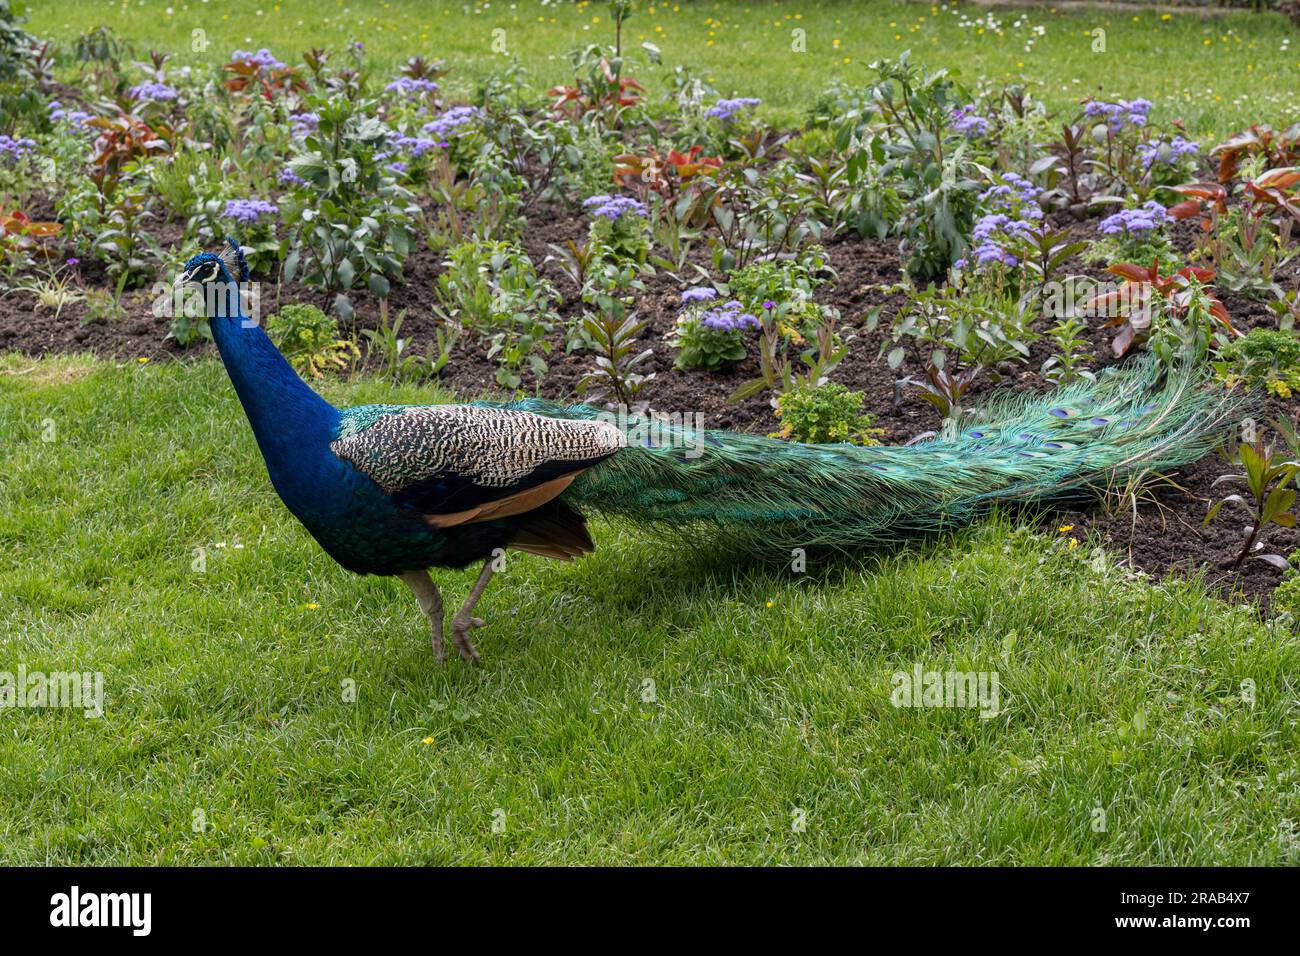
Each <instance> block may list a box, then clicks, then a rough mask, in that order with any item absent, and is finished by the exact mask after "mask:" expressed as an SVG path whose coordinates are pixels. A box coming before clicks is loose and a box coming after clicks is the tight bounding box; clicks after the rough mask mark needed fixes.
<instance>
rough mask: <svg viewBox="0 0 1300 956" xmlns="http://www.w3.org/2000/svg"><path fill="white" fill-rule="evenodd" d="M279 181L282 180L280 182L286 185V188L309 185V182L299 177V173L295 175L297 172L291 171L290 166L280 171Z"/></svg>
mask: <svg viewBox="0 0 1300 956" xmlns="http://www.w3.org/2000/svg"><path fill="white" fill-rule="evenodd" d="M279 179H280V182H282V183H284V184H285V185H286V186H306V185H307V180H305V179H303V178H302V177H301V176H299V175H298V174H297V173H295V172H294V171H293V170H292V169H290V168H289V167H288V166H286V167H284V169H282V170H280V176H279Z"/></svg>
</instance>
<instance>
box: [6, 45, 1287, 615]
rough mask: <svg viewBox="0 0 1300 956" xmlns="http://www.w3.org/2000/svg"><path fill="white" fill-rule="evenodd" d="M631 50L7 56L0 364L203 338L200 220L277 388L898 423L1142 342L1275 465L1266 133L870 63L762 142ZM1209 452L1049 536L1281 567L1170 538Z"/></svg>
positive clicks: (695, 89) (907, 430) (1274, 236)
mask: <svg viewBox="0 0 1300 956" xmlns="http://www.w3.org/2000/svg"><path fill="white" fill-rule="evenodd" d="M653 58H654V50H653V48H647V49H644V50H638V51H630V50H627V51H625V50H612V49H607V48H602V47H600V46H593V47H590V48H588V49H586V50H582V51H577V52H576V53H575V56H574V63H575V70H574V77H573V81H572V83H570V84H566V85H563V86H558V87H555V88H554V89H552V90H550V91H549V93H548V94H547V96H546V97H545V98H542V99H532V98H529V97H527V96H525V95H524V93H523V92H522V88H521V87H520V85H519V84H518V78H517V77H515V76H514V75H512V74H511V73H509V72H508V71H507V72H505V73H503V74H502V75H501V76H499V77H498V78H497V79H495V80H494V81H493V82H490V83H488V84H486V86H485V87H484V89H483V90H482V93H481V95H480V97H479V98H478V99H477V100H476V101H475V102H472V103H454V102H448V101H445V100H444V98H443V97H442V86H441V84H440V82H439V79H440V77H442V76H443V75H444V74H445V72H446V68H445V66H444V65H442V64H440V63H437V62H434V61H429V60H425V59H422V58H419V57H414V58H412V60H411V61H410V62H409V63H408V64H407V66H406V67H405V68H404V69H403V70H402V72H401V73H400V74H398V75H396V76H383V75H377V74H375V73H374V72H372V71H371V69H370V67H369V65H368V63H367V61H366V55H365V50H364V48H363V47H362V46H361V45H360V44H352V45H349V46H348V47H346V48H345V49H344V50H342V51H338V52H335V53H333V54H324V53H321V52H319V51H313V52H310V53H308V54H306V55H304V56H302V57H298V58H295V57H292V56H289V55H288V54H287V52H284V51H275V52H272V51H269V50H259V51H256V52H249V51H236V52H234V53H233V54H232V56H231V58H230V60H229V61H228V62H227V63H225V64H224V65H223V66H222V67H221V68H220V69H219V70H217V71H214V73H213V74H212V75H199V74H198V73H196V72H193V71H189V70H184V71H182V70H173V69H171V68H170V66H169V64H168V60H167V57H166V56H164V55H160V54H155V55H153V56H152V57H151V59H150V60H149V61H148V62H145V63H137V64H133V65H131V64H127V63H126V62H124V61H120V60H114V59H111V58H110V59H108V60H104V59H99V60H93V61H91V62H89V63H88V64H86V65H83V66H82V67H81V68H80V70H81V75H80V76H79V77H78V82H77V83H76V84H75V85H68V86H61V85H60V84H58V83H57V82H55V81H54V79H53V78H52V77H51V75H50V74H49V72H48V71H43V70H41V69H40V63H39V61H38V60H37V59H36V54H34V53H31V54H29V55H28V58H27V59H26V60H24V61H23V62H22V63H21V64H20V66H21V68H22V70H24V71H25V76H24V78H23V80H22V81H21V82H23V83H25V84H27V86H29V87H32V88H35V89H37V90H38V91H39V95H38V96H36V97H34V98H28V99H26V100H24V101H23V104H22V106H21V110H20V112H19V113H18V114H16V116H17V119H16V121H15V122H14V124H13V128H12V129H11V130H9V131H8V132H6V133H5V134H4V135H3V136H0V216H2V218H0V228H3V233H2V234H0V266H2V267H3V268H0V284H3V286H4V288H5V290H6V292H8V293H9V294H7V295H5V296H4V297H3V298H0V348H5V349H21V350H24V351H27V352H31V353H34V354H39V353H44V352H48V351H73V350H82V349H93V350H95V351H97V352H100V353H102V354H105V355H113V356H117V357H120V358H128V359H136V358H141V357H147V358H160V357H165V356H168V357H171V356H175V357H179V356H184V355H189V354H202V353H203V352H204V351H205V350H206V349H207V348H209V346H208V345H207V344H206V338H205V332H206V328H205V324H204V323H203V322H202V320H201V319H198V318H196V317H195V316H193V315H189V316H187V315H185V314H169V313H168V310H167V308H165V307H164V306H165V305H166V303H168V302H169V301H170V297H169V295H167V290H168V282H169V279H170V277H171V274H172V272H173V270H174V269H175V267H176V265H177V264H178V263H179V262H181V261H183V260H184V259H185V258H187V257H188V256H189V255H190V254H192V253H193V252H195V251H197V250H199V249H201V248H208V247H212V246H214V245H216V244H217V243H219V242H220V241H221V239H222V237H223V236H225V235H228V234H229V235H233V236H235V237H236V238H237V239H238V241H239V242H240V243H241V245H243V246H244V247H245V249H246V252H247V253H248V255H249V258H250V260H251V262H252V263H253V268H254V279H255V280H257V282H258V283H259V285H258V300H257V302H258V306H259V309H260V312H261V315H262V317H263V318H267V317H269V316H275V317H276V318H277V319H279V322H278V324H277V323H276V322H269V323H268V327H269V328H270V329H271V331H272V334H273V335H276V336H284V338H283V339H282V340H281V345H282V347H284V348H286V349H288V348H290V347H292V348H294V349H298V350H301V351H302V352H303V354H298V355H297V356H296V357H295V359H296V360H295V364H296V365H297V366H298V367H299V368H300V369H302V370H304V372H305V374H308V375H309V376H311V375H327V374H349V373H352V372H356V371H358V370H362V369H366V370H369V371H371V372H374V373H377V374H382V375H385V376H389V377H390V378H392V379H394V380H410V379H427V378H432V377H435V376H436V377H439V378H440V379H441V380H442V381H444V382H445V383H446V384H448V385H449V386H451V387H453V388H454V389H456V390H457V391H458V392H459V393H460V394H463V395H465V396H467V397H468V396H474V395H479V394H483V393H487V392H495V393H505V394H515V393H524V394H539V395H542V396H545V397H549V398H555V399H561V400H566V401H572V400H585V401H590V402H593V403H611V402H612V403H624V404H632V405H643V406H648V407H650V408H653V409H657V410H661V411H665V412H675V413H692V414H693V413H696V412H698V413H702V414H703V415H704V419H705V421H706V423H707V424H708V425H709V426H711V427H719V428H731V429H739V430H750V431H759V432H763V433H778V434H781V435H782V436H783V437H787V438H789V439H791V440H801V439H805V440H807V439H817V440H826V437H827V436H836V437H837V438H843V439H846V440H852V441H862V442H866V441H882V442H887V443H902V442H906V441H910V440H913V439H915V438H916V437H917V436H919V435H923V434H925V433H927V432H940V431H943V430H945V429H953V428H956V427H960V426H962V425H963V423H966V422H968V421H969V418H970V416H971V415H972V414H974V413H975V411H976V409H977V408H978V405H979V402H980V400H981V399H983V398H986V397H988V396H989V395H991V394H993V393H994V392H995V391H997V390H999V389H1035V390H1041V389H1046V388H1050V387H1053V386H1058V385H1063V384H1068V383H1070V382H1074V381H1080V380H1086V379H1088V378H1089V377H1091V376H1093V375H1095V374H1097V373H1099V372H1100V371H1101V370H1102V369H1104V368H1105V367H1106V366H1108V365H1113V364H1115V363H1118V362H1121V361H1125V360H1127V358H1128V356H1131V355H1133V354H1136V353H1139V352H1144V351H1150V352H1152V353H1154V354H1155V355H1156V356H1158V358H1159V359H1160V360H1161V361H1164V362H1167V363H1170V364H1176V363H1187V362H1191V363H1196V364H1200V365H1202V366H1204V368H1205V369H1206V373H1207V376H1213V377H1214V378H1216V379H1217V380H1218V382H1219V384H1218V385H1217V386H1216V387H1223V388H1228V387H1232V388H1239V389H1253V390H1254V391H1255V392H1256V393H1257V395H1258V399H1259V403H1260V414H1259V415H1258V416H1257V421H1256V423H1255V426H1257V427H1254V431H1256V432H1258V433H1259V434H1260V435H1263V436H1267V440H1266V442H1265V445H1264V446H1263V447H1264V448H1265V449H1267V448H1269V447H1272V448H1273V449H1274V450H1275V451H1276V452H1277V454H1278V456H1279V458H1278V461H1283V460H1286V458H1287V456H1289V455H1294V454H1300V449H1292V450H1290V451H1288V450H1287V449H1286V447H1285V437H1286V433H1287V430H1286V428H1285V425H1286V423H1287V422H1294V421H1295V419H1296V415H1297V408H1296V400H1295V398H1294V397H1293V394H1292V393H1293V391H1294V383H1295V382H1297V381H1300V369H1297V368H1295V367H1294V365H1295V360H1294V356H1292V355H1291V352H1290V351H1288V348H1289V343H1290V342H1291V341H1293V340H1294V338H1295V332H1294V320H1295V318H1296V316H1297V315H1300V305H1298V304H1297V300H1296V291H1295V290H1296V287H1297V281H1298V277H1300V271H1298V269H1297V266H1298V265H1300V260H1297V257H1296V253H1297V251H1300V247H1297V245H1296V240H1295V238H1294V237H1293V235H1292V232H1293V229H1294V227H1295V226H1296V225H1300V198H1298V197H1297V194H1296V193H1295V192H1294V190H1295V187H1296V186H1297V184H1298V183H1300V171H1294V170H1293V169H1292V167H1293V166H1296V165H1300V130H1297V129H1295V128H1293V129H1289V130H1273V129H1269V128H1267V127H1263V126H1256V127H1252V128H1251V129H1250V130H1248V131H1246V132H1244V133H1243V134H1242V135H1241V136H1238V137H1235V138H1233V139H1232V140H1230V141H1228V142H1227V143H1224V144H1218V145H1217V146H1215V144H1203V143H1197V142H1195V141H1193V140H1192V139H1191V138H1189V137H1188V136H1187V135H1185V132H1186V131H1184V130H1182V129H1181V128H1180V127H1179V126H1178V125H1177V124H1176V123H1175V122H1174V120H1175V119H1176V118H1175V117H1162V116H1160V115H1159V113H1158V111H1156V110H1154V109H1153V108H1152V105H1151V103H1149V102H1147V101H1146V100H1142V99H1133V100H1118V101H1115V102H1108V101H1101V100H1085V101H1083V102H1081V103H1080V104H1079V106H1078V109H1077V111H1076V113H1075V114H1074V115H1072V116H1068V117H1062V116H1052V115H1048V113H1047V111H1046V110H1045V109H1044V108H1043V107H1042V106H1041V104H1039V103H1037V102H1036V101H1035V99H1034V97H1033V95H1032V91H1026V90H1024V89H1023V88H1020V87H1005V88H1002V87H987V86H986V87H980V88H977V89H967V88H964V87H962V86H960V85H959V84H957V83H956V82H955V81H954V80H953V79H952V78H951V77H950V76H948V75H947V74H946V73H945V72H943V71H941V70H930V69H926V68H924V67H920V66H918V65H916V64H915V63H913V62H911V61H910V60H909V59H908V58H907V57H905V56H904V57H901V58H899V59H898V60H896V61H886V62H882V63H879V64H877V65H876V66H875V68H874V73H873V74H872V76H871V78H870V79H869V80H868V81H867V82H865V83H864V84H862V85H861V86H858V87H847V86H839V87H835V88H832V89H830V90H827V91H825V93H824V94H822V95H821V96H820V97H818V98H817V100H816V104H815V106H814V108H813V109H812V110H810V114H809V119H808V122H807V123H806V125H805V126H804V127H803V128H801V129H798V130H793V131H786V130H776V129H772V128H769V127H767V126H766V125H765V124H764V123H763V122H762V121H761V120H760V119H759V118H758V112H757V109H756V108H757V107H758V106H759V105H760V104H759V103H758V102H757V101H756V100H755V99H754V98H753V97H746V96H732V95H727V94H726V93H724V92H721V91H718V90H714V89H712V88H710V86H709V85H708V83H707V82H706V81H705V80H704V79H703V78H701V77H698V76H695V75H693V74H692V73H691V72H690V71H689V70H686V69H684V68H683V69H681V70H678V71H675V72H674V71H663V79H660V80H657V81H656V82H649V81H648V79H647V78H648V77H649V76H650V75H651V73H652V72H653V73H654V74H655V75H656V76H658V75H660V73H659V70H660V68H659V67H658V66H657V65H655V64H654V63H653V62H652V61H653ZM638 59H639V60H640V62H638ZM638 77H639V78H638ZM1106 283H1110V285H1107V284H1106ZM290 306H293V307H294V309H293V310H290V309H289V307H290ZM302 306H314V307H316V309H318V310H319V311H318V312H317V311H315V310H302V309H301V308H300V307H302ZM286 312H289V318H285V316H284V315H282V313H286ZM1257 329H1258V330H1262V331H1263V332H1265V333H1273V335H1274V337H1272V338H1269V337H1267V336H1262V335H1256V336H1254V337H1253V338H1251V339H1249V341H1250V343H1251V345H1250V347H1243V346H1240V345H1237V344H1236V343H1239V342H1245V341H1247V339H1246V338H1245V336H1246V333H1250V332H1252V331H1253V330H1257ZM1287 356H1291V357H1290V358H1288V357H1287ZM787 396H794V397H792V398H790V400H789V401H788V403H786V404H784V405H783V399H784V398H785V397H787ZM796 409H797V410H798V411H796ZM778 411H780V417H778ZM828 415H829V416H831V417H832V419H833V420H830V421H827V420H826V419H825V418H824V416H828ZM818 416H823V417H821V418H819V417H818ZM1273 419H1278V420H1279V421H1280V423H1281V426H1282V427H1276V428H1275V427H1271V426H1269V425H1268V424H1267V423H1268V422H1269V421H1270V420H1273ZM805 430H806V431H805ZM1234 453H1236V452H1235V451H1234ZM1230 470H1231V467H1230V466H1229V465H1227V464H1223V463H1220V462H1219V461H1218V460H1217V459H1207V460H1206V461H1203V462H1200V463H1198V464H1196V465H1194V466H1191V467H1189V468H1187V469H1184V470H1183V471H1182V472H1181V473H1180V474H1178V475H1173V476H1156V475H1150V476H1147V477H1146V479H1145V480H1143V481H1140V482H1136V483H1133V484H1130V485H1128V486H1125V487H1122V488H1112V489H1108V490H1107V491H1106V493H1105V494H1104V495H1103V496H1102V500H1101V504H1100V505H1097V506H1092V507H1089V508H1087V509H1085V510H1077V509H1076V510H1074V511H1072V512H1071V513H1070V514H1069V515H1068V516H1067V517H1066V518H1065V519H1064V520H1061V521H1060V522H1059V523H1058V524H1059V526H1060V527H1062V528H1066V529H1068V530H1063V531H1062V532H1061V533H1062V534H1063V535H1067V536H1069V537H1072V538H1074V539H1075V540H1080V541H1081V540H1083V537H1084V534H1085V532H1088V531H1096V532H1098V533H1099V534H1100V535H1101V536H1102V538H1104V539H1105V540H1106V541H1108V542H1109V543H1110V546H1111V547H1112V548H1113V549H1115V550H1117V551H1119V552H1121V553H1125V554H1128V555H1129V556H1130V557H1131V559H1132V563H1133V565H1134V566H1135V567H1137V568H1139V569H1142V570H1147V571H1151V572H1155V573H1163V572H1164V571H1165V570H1167V569H1168V568H1171V567H1173V568H1179V569H1182V570H1187V571H1192V572H1196V571H1200V570H1203V571H1205V573H1207V574H1208V575H1209V577H1210V578H1211V579H1213V580H1214V581H1215V582H1216V583H1218V584H1220V585H1221V586H1222V587H1223V588H1224V589H1225V590H1226V591H1231V590H1234V589H1237V588H1240V589H1242V590H1244V591H1245V592H1246V593H1247V594H1249V595H1252V596H1263V595H1267V594H1268V593H1269V592H1270V591H1271V590H1272V589H1273V587H1274V586H1276V585H1277V584H1278V583H1279V582H1280V581H1281V580H1283V577H1284V575H1285V574H1289V573H1290V574H1293V573H1294V572H1288V571H1286V570H1285V569H1284V567H1283V564H1282V563H1280V562H1279V561H1276V560H1271V559H1270V560H1261V558H1268V557H1269V556H1272V555H1278V556H1285V555H1288V554H1289V553H1290V552H1291V551H1293V550H1295V549H1296V548H1300V536H1298V535H1297V533H1296V532H1295V531H1294V530H1293V529H1292V528H1291V527H1289V525H1288V524H1287V523H1286V522H1282V523H1281V524H1277V525H1270V526H1269V527H1268V528H1262V529H1261V532H1260V534H1258V535H1256V536H1255V538H1257V539H1258V540H1259V542H1260V545H1261V547H1260V548H1258V549H1253V548H1250V547H1248V548H1247V549H1246V552H1245V553H1244V554H1242V552H1241V548H1242V534H1241V533H1240V524H1241V521H1240V520H1238V519H1236V518H1233V519H1229V518H1228V517H1227V514H1226V513H1225V514H1224V515H1222V516H1221V517H1220V518H1219V519H1217V520H1216V521H1215V522H1212V523H1211V524H1210V525H1209V526H1208V527H1206V528H1203V527H1202V522H1203V519H1204V517H1205V515H1206V512H1207V509H1208V507H1209V505H1210V503H1211V501H1212V500H1214V499H1216V498H1218V497H1220V495H1221V491H1222V489H1221V487H1220V488H1216V487H1214V482H1215V480H1216V479H1217V478H1218V477H1219V476H1220V475H1222V474H1224V473H1225V472H1227V471H1230ZM1287 480H1288V481H1289V480H1290V479H1289V478H1287ZM1284 483H1285V482H1284ZM1234 506H1235V505H1234ZM1243 507H1244V505H1243ZM1281 514H1285V509H1284V511H1283V512H1282V513H1281ZM1242 517H1245V512H1244V511H1243V514H1242ZM1274 517H1277V515H1274ZM1239 554H1242V558H1243V559H1242V560H1241V561H1240V562H1238V561H1237V557H1238V555H1239Z"/></svg>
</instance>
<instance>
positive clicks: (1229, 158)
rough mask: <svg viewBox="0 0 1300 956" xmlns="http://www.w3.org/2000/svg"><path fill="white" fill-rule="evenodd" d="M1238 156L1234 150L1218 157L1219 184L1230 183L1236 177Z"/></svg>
mask: <svg viewBox="0 0 1300 956" xmlns="http://www.w3.org/2000/svg"><path fill="white" fill-rule="evenodd" d="M1239 159H1240V154H1239V153H1238V152H1237V151H1236V150H1227V151H1225V152H1224V154H1223V155H1222V156H1220V157H1219V182H1221V183H1227V182H1231V181H1232V180H1233V179H1235V178H1236V176H1237V162H1238V160H1239Z"/></svg>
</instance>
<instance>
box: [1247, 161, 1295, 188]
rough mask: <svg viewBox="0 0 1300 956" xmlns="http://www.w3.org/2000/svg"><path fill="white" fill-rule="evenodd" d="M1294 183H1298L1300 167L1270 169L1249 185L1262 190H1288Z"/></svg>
mask: <svg viewBox="0 0 1300 956" xmlns="http://www.w3.org/2000/svg"><path fill="white" fill-rule="evenodd" d="M1296 183H1300V167H1296V166H1281V167H1279V168H1277V169H1270V170H1269V171H1268V172H1266V173H1264V175H1263V176H1260V177H1259V178H1258V179H1257V180H1255V182H1254V183H1252V184H1251V185H1252V186H1259V187H1260V188H1262V189H1290V188H1291V187H1292V186H1294V185H1295V184H1296Z"/></svg>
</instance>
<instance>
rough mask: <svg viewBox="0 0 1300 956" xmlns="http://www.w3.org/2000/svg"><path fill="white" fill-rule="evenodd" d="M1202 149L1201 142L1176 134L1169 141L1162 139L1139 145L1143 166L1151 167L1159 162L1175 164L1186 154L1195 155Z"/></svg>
mask: <svg viewBox="0 0 1300 956" xmlns="http://www.w3.org/2000/svg"><path fill="white" fill-rule="evenodd" d="M1200 149H1201V144H1200V143H1193V142H1192V141H1191V140H1188V139H1184V138H1183V137H1182V136H1175V137H1174V138H1173V139H1172V140H1170V141H1169V142H1168V143H1164V142H1161V141H1160V140H1155V141H1153V142H1150V143H1143V144H1142V145H1141V146H1139V147H1138V156H1139V157H1140V158H1141V160H1142V168H1143V169H1150V168H1151V167H1152V166H1153V165H1154V164H1155V163H1157V162H1160V163H1164V164H1165V165H1167V166H1173V165H1175V164H1177V163H1178V161H1179V160H1181V159H1182V158H1183V157H1184V156H1195V155H1196V154H1197V153H1198V152H1200Z"/></svg>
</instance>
